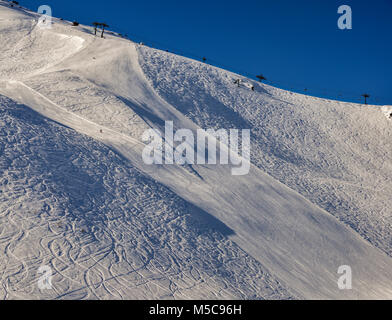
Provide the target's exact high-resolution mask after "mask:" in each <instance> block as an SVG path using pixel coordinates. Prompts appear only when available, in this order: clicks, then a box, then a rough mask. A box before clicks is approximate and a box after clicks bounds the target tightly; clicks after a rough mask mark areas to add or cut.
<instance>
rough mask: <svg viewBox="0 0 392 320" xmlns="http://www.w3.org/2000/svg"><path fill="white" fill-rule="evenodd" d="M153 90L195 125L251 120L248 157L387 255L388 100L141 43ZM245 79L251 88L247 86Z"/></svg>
mask: <svg viewBox="0 0 392 320" xmlns="http://www.w3.org/2000/svg"><path fill="white" fill-rule="evenodd" d="M139 52H140V63H141V66H142V69H143V70H144V71H145V73H146V75H147V77H148V78H149V79H150V81H151V83H152V85H153V87H154V88H155V90H156V91H157V92H158V93H159V94H160V95H161V96H162V97H163V98H164V99H166V100H167V101H168V102H169V103H171V104H172V105H173V106H175V107H176V108H177V109H178V110H179V111H181V112H182V113H183V114H184V115H186V116H187V117H188V118H189V119H191V120H192V121H194V122H195V123H197V124H198V125H199V126H200V127H203V128H208V127H214V128H221V127H224V128H251V132H252V163H254V164H255V165H257V167H259V168H260V169H262V170H264V171H266V172H267V173H269V174H271V175H272V176H273V177H275V178H276V179H278V180H280V181H281V182H283V183H284V184H286V185H288V186H289V187H290V188H292V189H294V190H297V191H298V192H300V193H301V194H302V195H304V196H305V197H306V198H308V199H310V200H311V201H312V202H313V203H315V204H317V205H318V206H320V207H322V208H324V209H325V210H327V211H328V212H329V213H331V214H333V215H334V216H336V217H337V218H339V219H340V220H341V221H344V223H346V224H347V225H348V226H350V227H352V228H353V229H354V230H355V231H357V232H359V233H360V234H361V235H362V237H363V238H364V239H367V240H369V241H370V242H371V243H372V244H374V245H376V246H378V247H379V248H381V249H382V250H384V251H385V252H386V253H388V254H389V255H390V256H392V210H391V208H392V197H391V194H392V125H391V122H389V121H386V120H385V118H384V117H383V114H382V112H380V111H381V110H382V111H383V112H384V114H385V115H386V116H387V118H389V119H392V116H391V117H390V114H391V113H392V108H391V107H387V106H386V107H383V108H381V107H377V106H364V105H358V104H352V103H341V102H338V101H330V100H324V99H318V98H313V97H309V96H304V95H299V94H294V93H291V92H287V91H283V90H279V89H276V88H273V87H270V86H268V85H264V84H259V83H255V82H253V83H252V81H251V80H247V79H243V82H242V84H241V86H240V87H237V85H236V84H234V81H235V80H236V79H239V78H240V79H242V77H240V76H238V75H235V74H232V73H229V72H226V71H224V70H220V69H217V68H214V67H211V66H208V65H206V64H200V63H198V62H196V61H192V60H189V59H186V58H183V57H179V56H175V55H172V54H169V53H166V52H162V51H159V50H154V49H150V48H148V47H140V48H139ZM249 83H252V84H253V85H254V88H255V90H254V91H252V90H250V89H249V85H248V84H249Z"/></svg>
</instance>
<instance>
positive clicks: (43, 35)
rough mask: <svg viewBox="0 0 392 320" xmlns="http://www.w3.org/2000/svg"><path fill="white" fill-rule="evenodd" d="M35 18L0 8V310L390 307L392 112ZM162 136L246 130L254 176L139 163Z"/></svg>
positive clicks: (222, 168)
mask: <svg viewBox="0 0 392 320" xmlns="http://www.w3.org/2000/svg"><path fill="white" fill-rule="evenodd" d="M38 19H39V16H38V15H37V14H34V13H32V12H29V11H27V10H25V9H19V8H10V7H9V4H8V3H7V2H4V1H0V45H1V48H2V49H1V51H0V94H1V96H0V110H1V112H0V124H1V125H0V140H1V144H0V151H1V154H0V170H1V176H0V194H1V198H0V201H1V202H0V250H1V252H2V255H1V256H0V271H1V272H0V275H1V278H0V284H1V285H0V297H2V298H4V299H42V298H44V299H143V298H144V299H205V298H211V299H301V298H305V299H382V298H387V299H390V298H392V240H391V239H392V237H391V235H392V218H391V210H390V208H391V207H392V203H391V197H390V195H391V193H392V179H391V178H392V139H391V136H392V123H391V122H390V121H388V120H389V119H388V117H385V116H386V115H387V113H388V112H389V111H390V109H388V108H382V107H377V106H364V105H358V104H352V103H343V102H339V101H330V100H323V99H319V98H313V97H308V96H303V95H299V94H294V93H291V92H287V91H283V90H280V89H277V88H273V87H270V86H267V85H264V84H260V83H257V82H254V81H252V80H250V79H246V78H243V77H241V76H239V75H235V74H233V73H230V72H227V71H225V70H222V69H218V68H215V67H212V66H209V65H207V64H204V63H200V62H197V61H193V60H190V59H187V58H183V57H180V56H176V55H173V54H170V53H167V52H163V51H159V50H156V49H152V48H149V47H147V46H142V45H138V44H135V43H133V42H132V41H129V40H125V39H122V38H120V37H116V36H113V35H110V34H106V36H105V39H101V38H99V37H95V36H94V33H93V29H92V28H90V27H86V26H78V27H74V26H71V24H70V23H69V22H67V21H61V20H59V19H54V20H53V25H52V28H51V29H42V28H40V27H39V26H37V23H38ZM238 78H240V79H242V81H241V85H240V86H239V87H238V86H237V85H236V84H234V81H235V80H236V79H238ZM252 86H253V88H254V90H252ZM164 121H173V122H174V125H175V127H176V128H187V129H190V130H192V131H194V132H195V131H196V130H197V129H199V128H203V129H207V128H214V129H220V128H224V129H232V128H236V129H248V128H249V129H251V133H252V145H251V146H252V149H251V155H252V166H251V169H250V173H249V174H248V175H245V176H233V175H232V174H231V168H230V166H226V165H188V166H177V165H160V166H148V165H146V164H144V163H143V160H142V151H143V148H144V147H145V144H144V143H143V142H142V140H141V136H142V134H143V132H145V130H147V129H150V128H155V129H158V130H162V128H163V126H164ZM219 148H220V149H224V146H223V145H220V146H219ZM43 265H47V266H49V267H50V268H51V269H52V271H53V280H52V284H53V288H52V289H50V290H41V289H39V288H38V286H37V281H38V278H39V274H37V271H38V269H39V268H40V267H41V266H43ZM342 265H349V266H351V267H352V269H353V286H352V289H351V290H340V289H339V288H338V285H337V281H338V278H339V274H338V268H339V267H340V266H342Z"/></svg>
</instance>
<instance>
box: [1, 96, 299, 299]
mask: <svg viewBox="0 0 392 320" xmlns="http://www.w3.org/2000/svg"><path fill="white" fill-rule="evenodd" d="M0 146H1V156H0V194H1V198H0V251H1V252H2V254H1V256H0V273H1V278H0V283H1V286H0V298H2V299H4V298H5V299H27V298H36V299H37V298H46V299H49V298H50V299H53V298H62V299H81V298H85V299H108V298H109V299H121V298H127V299H141V298H146V299H174V298H182V299H190V298H193V299H202V298H203V299H204V298H211V299H233V298H235V299H249V298H266V299H278V298H279V299H282V298H283V299H289V298H291V297H292V295H291V294H289V293H288V291H287V290H286V289H284V288H283V287H282V286H281V285H280V284H279V282H277V281H276V280H274V279H273V278H272V277H271V276H270V275H268V273H266V272H265V270H263V268H262V266H261V265H260V263H259V262H258V261H256V260H255V259H253V258H252V257H250V256H249V255H248V254H246V253H245V252H244V251H242V250H241V249H240V248H239V247H238V246H237V245H236V244H235V243H233V242H232V241H230V240H229V239H228V238H227V236H228V235H229V234H230V233H231V230H230V229H229V228H228V227H226V226H224V225H223V224H221V225H220V226H219V228H213V227H211V225H213V224H214V219H213V218H212V217H211V216H210V215H209V214H208V213H206V212H204V211H202V210H201V209H199V208H197V207H195V206H193V205H191V204H190V203H187V202H186V201H184V200H183V199H181V198H179V197H178V196H177V195H175V194H174V193H173V192H171V191H170V190H168V189H167V188H166V187H164V186H162V185H160V184H159V183H157V182H155V181H154V180H152V179H150V178H149V177H147V176H145V175H144V174H142V173H140V172H139V171H138V170H137V169H135V168H134V167H132V166H131V165H130V164H129V163H128V162H127V161H124V160H123V159H121V158H120V157H119V156H118V155H116V154H115V153H114V152H113V151H111V150H110V149H109V148H107V147H106V146H105V145H103V144H100V143H97V142H95V141H94V140H92V139H90V138H87V137H86V136H83V135H80V134H78V133H76V132H75V131H73V130H70V129H67V128H65V127H63V126H61V125H59V124H57V123H54V122H52V121H49V120H47V119H45V118H43V117H42V116H40V115H38V114H37V113H35V112H33V111H31V110H30V109H29V108H27V107H25V106H23V105H17V104H16V103H14V102H13V101H11V100H9V99H6V98H4V97H2V96H0ZM218 225H219V223H215V226H218ZM43 265H47V266H49V267H51V268H52V271H53V279H52V284H53V289H52V290H43V291H40V290H39V289H38V287H37V282H38V278H39V275H38V273H37V271H38V269H39V267H41V266H43ZM244 266H246V270H247V272H246V273H244V272H243V268H244Z"/></svg>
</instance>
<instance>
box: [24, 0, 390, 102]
mask: <svg viewBox="0 0 392 320" xmlns="http://www.w3.org/2000/svg"><path fill="white" fill-rule="evenodd" d="M19 2H20V3H21V4H22V5H24V6H26V7H28V8H29V9H33V10H36V9H37V8H38V6H39V5H42V4H48V5H50V6H51V7H52V9H53V15H54V16H56V17H62V18H64V19H66V20H77V21H79V22H80V23H83V24H91V22H93V21H95V20H100V21H105V22H106V23H107V24H109V25H110V27H111V29H112V30H113V31H117V32H120V33H123V34H128V36H129V37H131V38H132V39H134V40H137V41H143V42H145V43H146V44H152V45H155V46H158V47H160V48H163V49H169V50H170V51H174V52H176V53H180V54H184V55H187V56H191V57H192V56H193V57H197V56H199V57H202V56H205V57H207V59H208V61H209V62H210V63H211V64H216V65H220V66H224V67H226V68H227V69H230V70H232V71H243V72H247V73H249V74H252V75H256V74H259V73H262V74H264V75H265V76H266V77H267V79H268V80H270V81H271V83H274V84H276V85H277V86H279V87H282V88H286V89H293V90H294V91H299V92H301V91H303V90H304V89H305V88H307V89H308V91H307V92H308V93H309V94H313V95H318V96H328V97H331V98H338V94H342V97H339V99H342V100H348V101H359V100H358V99H360V95H361V94H362V93H365V92H366V93H369V94H370V95H371V96H372V97H371V99H370V102H371V103H374V104H392V80H391V74H392V1H391V0H371V1H370V0H369V1H365V0H342V1H335V0H295V1H294V0H268V1H264V0H247V1H241V0H237V1H232V0H210V1H200V0H199V1H193V0H147V1H146V0H140V1H125V0H111V1H103V0H95V1H93V0H83V1H81V0H67V1H59V0H19ZM343 4H347V5H350V6H351V8H352V14H353V29H352V30H344V31H343V30H339V29H338V27H337V20H338V18H339V15H338V13H337V9H338V7H339V6H340V5H343Z"/></svg>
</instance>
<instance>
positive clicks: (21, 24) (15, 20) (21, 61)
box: [0, 6, 84, 80]
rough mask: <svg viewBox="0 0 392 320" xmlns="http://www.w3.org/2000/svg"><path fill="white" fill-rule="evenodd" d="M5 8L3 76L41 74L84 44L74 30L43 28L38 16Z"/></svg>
mask: <svg viewBox="0 0 392 320" xmlns="http://www.w3.org/2000/svg"><path fill="white" fill-rule="evenodd" d="M3 8H4V7H3V6H2V9H1V16H0V29H1V34H0V43H2V49H1V52H0V61H5V60H6V61H7V64H4V65H2V67H1V70H0V78H1V79H2V80H8V79H19V78H23V77H26V76H29V75H30V74H37V73H39V72H42V71H44V70H45V69H47V68H49V67H50V66H53V65H55V64H56V63H58V62H60V61H62V60H64V59H65V58H67V57H69V56H71V55H72V54H74V53H75V52H77V51H79V50H80V49H81V48H82V47H83V43H84V39H83V38H81V37H78V36H75V35H72V32H70V33H68V34H61V33H59V32H51V30H43V29H41V28H40V27H39V26H38V25H37V23H38V17H37V16H35V15H24V14H22V13H21V12H18V11H15V10H11V9H8V8H5V9H3Z"/></svg>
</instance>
